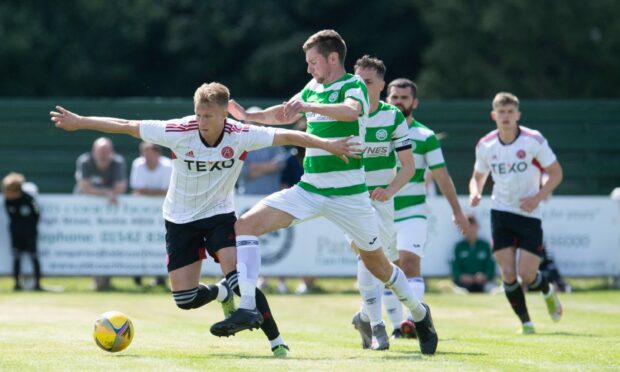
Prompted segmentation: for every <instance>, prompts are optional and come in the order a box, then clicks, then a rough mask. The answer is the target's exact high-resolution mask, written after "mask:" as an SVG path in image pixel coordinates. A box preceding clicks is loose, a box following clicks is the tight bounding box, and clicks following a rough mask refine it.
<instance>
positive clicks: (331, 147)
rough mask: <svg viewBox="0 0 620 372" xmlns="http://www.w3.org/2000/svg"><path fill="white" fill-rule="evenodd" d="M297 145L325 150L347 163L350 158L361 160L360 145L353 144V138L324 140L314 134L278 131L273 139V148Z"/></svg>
mask: <svg viewBox="0 0 620 372" xmlns="http://www.w3.org/2000/svg"><path fill="white" fill-rule="evenodd" d="M282 145H295V146H301V147H306V148H307V147H314V148H318V149H323V150H325V151H327V152H330V153H332V154H334V155H336V156H337V157H339V158H340V159H341V160H342V161H344V162H345V163H347V164H348V163H349V158H354V159H360V158H361V157H360V156H359V155H358V153H359V146H360V144H359V143H356V142H351V138H348V137H347V138H341V139H331V140H330V139H323V138H320V137H317V136H315V135H312V134H308V133H305V132H300V131H297V130H288V129H278V130H277V131H276V133H275V136H274V138H273V146H282Z"/></svg>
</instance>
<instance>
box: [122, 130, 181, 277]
mask: <svg viewBox="0 0 620 372" xmlns="http://www.w3.org/2000/svg"><path fill="white" fill-rule="evenodd" d="M170 176H172V162H171V161H170V158H168V157H166V156H163V155H162V154H161V146H159V145H156V144H154V143H149V142H141V143H140V157H138V158H136V159H135V160H134V161H133V163H132V164H131V173H130V175H129V186H130V187H131V188H132V189H133V191H132V193H133V194H134V195H147V196H164V195H166V192H168V185H169V184H170ZM134 282H135V283H136V285H138V286H140V285H142V278H141V277H139V276H136V277H134ZM154 285H161V286H165V285H166V278H165V277H163V276H158V277H156V278H155V282H154Z"/></svg>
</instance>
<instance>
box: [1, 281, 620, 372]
mask: <svg viewBox="0 0 620 372" xmlns="http://www.w3.org/2000/svg"><path fill="white" fill-rule="evenodd" d="M115 283H118V284H117V286H118V287H120V289H121V290H120V291H116V292H106V293H94V292H91V291H89V290H88V285H89V281H88V280H87V279H46V280H45V282H44V284H45V285H50V286H51V285H63V286H64V287H65V291H64V292H58V293H52V292H45V293H33V292H22V293H13V292H12V291H11V290H10V287H11V285H12V283H11V281H10V280H9V279H8V278H5V279H0V371H31V370H36V371H46V370H50V371H56V370H62V371H104V370H143V371H193V370H203V371H204V370H209V371H227V370H237V371H250V370H252V371H253V370H260V371H265V370H268V371H270V372H271V371H290V370H293V371H300V370H305V371H317V370H334V371H350V370H355V371H356V372H357V371H409V370H414V369H415V370H420V371H421V370H424V371H426V370H428V369H432V370H523V369H528V370H558V371H564V370H617V368H618V365H620V349H619V345H620V311H619V309H620V308H619V305H618V303H620V301H619V300H620V292H617V291H615V292H614V291H605V290H599V291H580V292H575V293H572V294H566V295H563V296H562V297H561V299H562V301H563V304H564V308H565V316H564V318H563V319H562V321H561V322H560V323H557V324H556V323H553V322H552V321H551V320H550V319H549V317H548V315H547V313H546V310H545V308H544V304H543V301H542V299H541V298H540V295H539V294H528V295H527V300H528V306H529V309H530V314H531V315H532V318H533V321H534V322H535V324H536V330H537V332H538V333H537V334H536V335H531V336H521V335H516V334H515V333H514V332H515V330H516V329H517V327H518V325H519V323H518V321H517V318H516V317H515V316H514V315H513V314H512V310H511V309H510V307H509V305H508V303H507V301H506V299H505V297H504V296H503V294H499V295H496V296H490V295H469V296H463V295H455V294H440V293H431V294H429V295H428V296H427V297H426V302H428V303H429V304H430V305H431V307H432V310H433V318H434V319H435V325H436V328H437V331H438V333H439V337H440V343H439V348H438V351H437V354H436V355H435V356H432V357H427V356H421V355H420V353H419V348H418V345H417V342H415V341H412V340H396V341H392V344H391V347H390V350H389V351H386V352H376V351H369V350H361V348H360V347H359V339H358V335H357V333H356V332H355V331H354V330H353V327H352V326H351V325H350V320H351V316H352V315H353V313H354V312H355V311H356V309H357V308H358V307H359V298H358V296H357V295H355V294H352V293H335V294H324V295H307V296H295V295H271V296H269V300H270V303H271V307H272V310H273V313H274V314H275V317H276V320H277V321H278V324H279V326H280V330H281V332H282V334H283V337H284V338H285V340H286V342H287V343H288V344H289V346H290V347H291V350H292V352H293V357H292V358H290V359H288V360H277V359H274V358H272V357H271V352H270V350H269V349H270V348H269V344H268V342H267V340H266V339H265V337H264V336H263V334H262V333H261V332H256V331H255V332H244V333H241V334H239V335H237V336H236V337H230V338H222V339H220V338H216V337H214V336H212V335H211V334H210V333H209V327H210V325H211V324H212V323H213V322H215V321H218V320H220V319H221V310H220V308H219V305H217V304H209V305H207V306H205V307H203V308H201V309H197V310H192V311H182V310H180V309H178V308H177V307H176V306H175V305H174V301H173V300H172V298H171V296H170V295H169V294H168V293H166V292H165V291H164V290H161V289H153V290H147V291H139V290H137V289H134V288H133V286H132V284H131V282H130V280H128V279H124V280H118V279H117V280H116V282H115ZM323 283H324V284H329V283H331V282H323ZM351 283H352V282H351V281H347V280H338V281H334V282H333V284H334V286H336V287H338V288H344V289H346V288H349V289H350V288H351V285H352V284H351ZM107 310H119V311H122V312H124V313H126V314H128V315H129V316H130V318H131V319H132V321H133V323H134V326H135V331H136V334H135V337H134V340H133V343H132V345H131V346H129V348H128V349H127V350H125V351H122V352H120V353H116V354H110V353H106V352H104V351H102V350H100V349H99V348H97V346H96V345H95V344H94V342H93V340H92V336H91V331H92V325H93V322H94V320H95V318H96V317H97V315H98V314H100V313H103V312H105V311H107Z"/></svg>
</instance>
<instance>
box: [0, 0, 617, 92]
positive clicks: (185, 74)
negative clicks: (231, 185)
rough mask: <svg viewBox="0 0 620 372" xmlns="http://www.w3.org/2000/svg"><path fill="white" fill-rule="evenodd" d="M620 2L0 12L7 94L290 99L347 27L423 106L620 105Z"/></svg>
mask: <svg viewBox="0 0 620 372" xmlns="http://www.w3.org/2000/svg"><path fill="white" fill-rule="evenodd" d="M619 9H620V5H618V4H617V3H616V2H614V1H613V0H598V1H595V2H583V1H577V0H568V1H563V2H559V1H534V0H506V1H501V2H494V1H489V0H466V1H462V0H442V1H430V0H413V1H412V0H386V1H381V2H378V1H370V0H359V1H357V2H355V3H351V2H350V1H346V0H297V1H285V0H261V1H244V0H208V1H207V0H204V1H199V0H132V1H124V0H59V1H54V2H51V1H37V0H22V1H12V2H11V1H9V2H1V3H0V40H2V42H1V43H0V71H2V72H3V75H4V78H3V79H1V80H0V95H1V96H10V97H13V96H40V97H42V96H108V97H119V96H188V95H189V94H191V92H192V91H193V90H194V88H195V87H196V86H197V85H198V84H199V83H200V82H203V81H221V82H222V83H225V84H227V85H228V86H229V87H230V88H231V89H232V91H233V94H235V95H241V96H254V97H279V98H285V97H287V96H290V95H292V94H294V93H295V92H297V91H298V90H299V89H300V88H301V87H302V86H303V84H305V82H306V81H307V80H308V75H307V74H306V66H305V63H304V56H303V52H302V50H301V45H302V44H303V42H304V41H305V39H306V38H307V37H308V36H309V35H311V34H312V33H314V32H316V31H317V30H320V29H323V28H334V29H336V30H337V31H339V32H340V33H341V34H342V35H343V37H344V38H345V40H346V41H347V46H348V49H349V53H348V58H347V67H348V68H349V69H350V68H351V66H352V65H353V64H354V62H355V60H356V59H357V58H358V57H360V56H361V55H363V54H367V53H368V54H371V55H373V56H377V57H379V58H382V59H383V60H384V61H385V62H386V65H387V66H388V73H387V78H388V79H392V78H396V77H401V76H405V77H410V78H413V79H415V80H418V81H419V83H420V86H421V88H422V94H423V96H425V97H440V98H455V97H461V98H466V97H488V96H490V95H491V94H493V93H494V92H495V91H497V90H500V89H507V90H512V91H515V92H516V93H517V94H519V95H521V96H524V97H530V98H564V97H575V98H577V97H612V96H617V95H618V90H619V89H620V88H618V87H619V86H620V84H619V83H620V64H618V63H617V62H616V61H617V60H618V57H620V22H617V21H616V20H617V19H620V17H619V16H620V11H619Z"/></svg>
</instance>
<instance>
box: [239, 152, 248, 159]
mask: <svg viewBox="0 0 620 372" xmlns="http://www.w3.org/2000/svg"><path fill="white" fill-rule="evenodd" d="M247 157H248V152H247V151H244V152H243V153H242V154H241V156H240V157H239V160H241V161H244V160H245V158H247Z"/></svg>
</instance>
